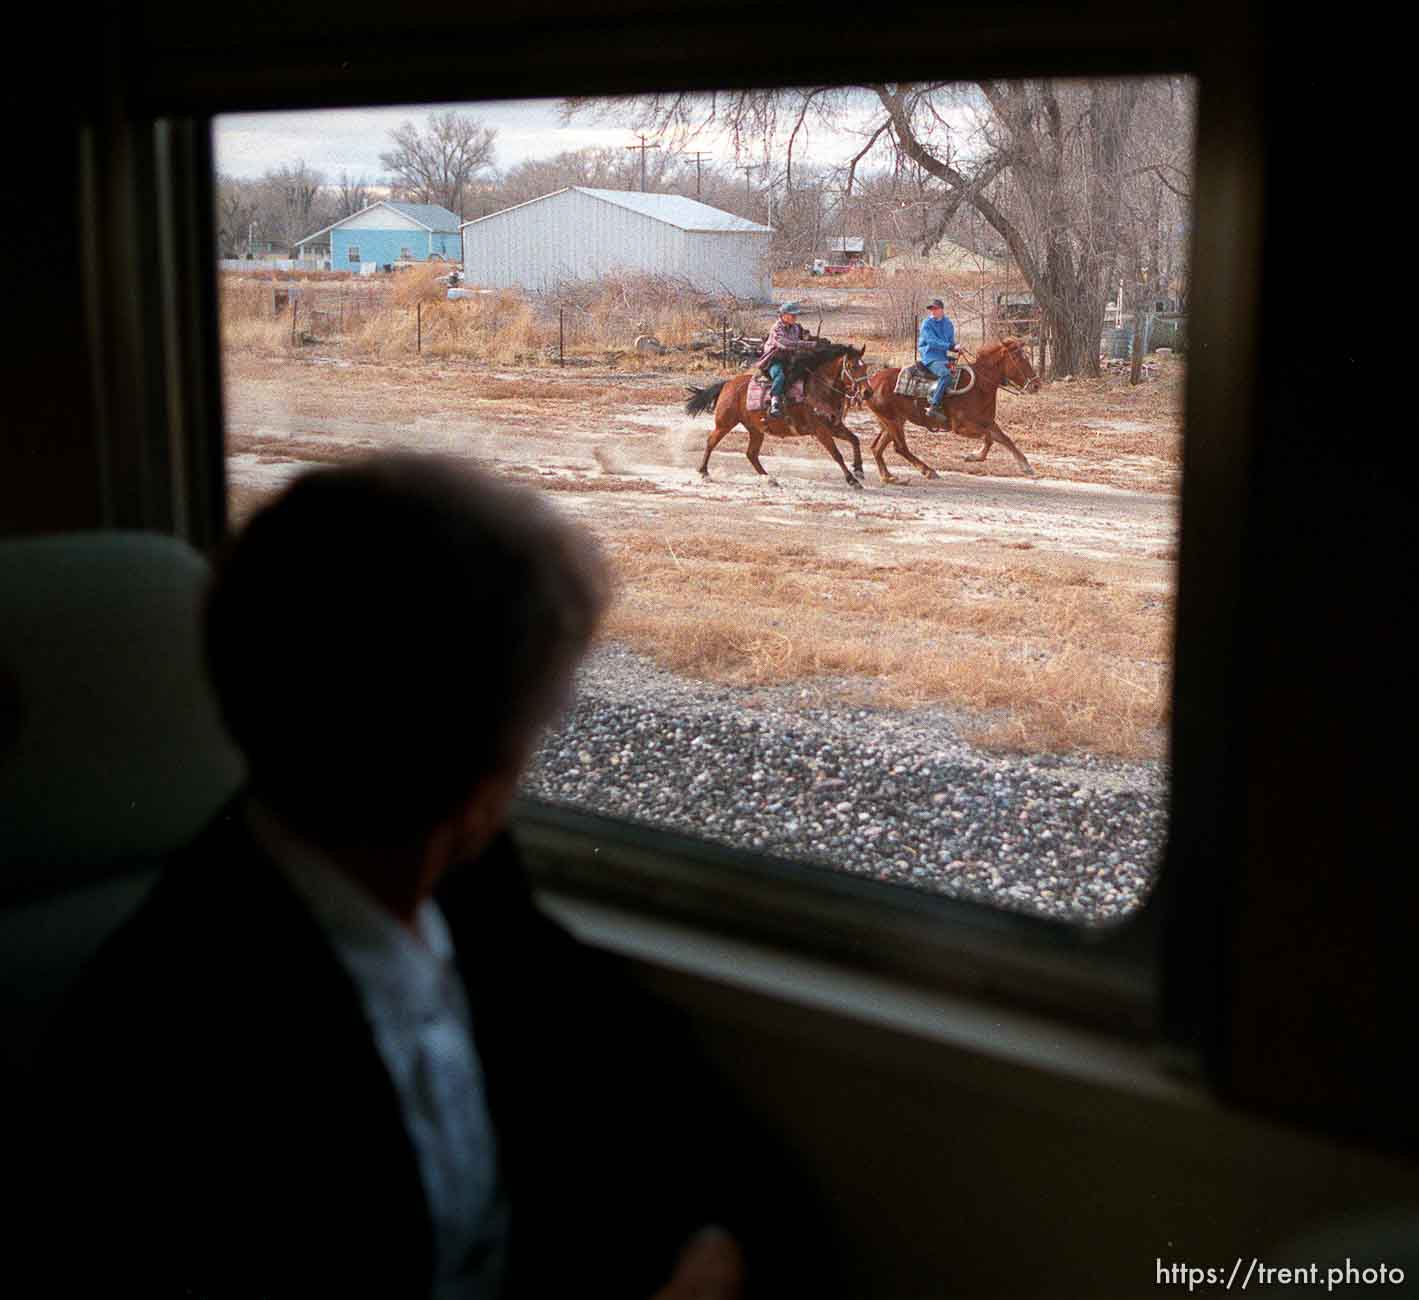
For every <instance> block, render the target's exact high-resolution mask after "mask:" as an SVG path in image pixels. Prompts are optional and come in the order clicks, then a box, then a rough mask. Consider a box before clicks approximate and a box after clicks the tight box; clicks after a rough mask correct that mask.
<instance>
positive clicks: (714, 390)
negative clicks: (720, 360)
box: [685, 379, 729, 415]
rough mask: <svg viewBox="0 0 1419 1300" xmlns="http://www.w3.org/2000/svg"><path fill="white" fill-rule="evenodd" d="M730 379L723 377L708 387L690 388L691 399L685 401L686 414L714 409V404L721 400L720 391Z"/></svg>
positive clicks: (701, 412)
mask: <svg viewBox="0 0 1419 1300" xmlns="http://www.w3.org/2000/svg"><path fill="white" fill-rule="evenodd" d="M728 382H729V380H727V379H721V380H720V381H719V383H717V384H711V385H710V386H709V387H708V388H693V387H692V388H690V394H691V396H690V400H689V401H688V402H686V403H685V414H686V415H703V414H704V413H705V412H706V411H712V410H714V404H715V403H716V402H717V401H719V391H720V389H722V388H723V387H724V386H725V384H727V383H728Z"/></svg>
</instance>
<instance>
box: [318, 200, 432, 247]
mask: <svg viewBox="0 0 1419 1300" xmlns="http://www.w3.org/2000/svg"><path fill="white" fill-rule="evenodd" d="M375 208H388V209H390V211H392V212H397V213H399V215H400V216H402V217H408V218H409V220H410V221H414V222H417V223H418V224H419V225H421V226H423V227H424V229H425V230H432V231H435V232H437V231H447V232H448V233H449V234H452V233H453V232H454V231H456V230H457V229H458V214H457V213H456V212H450V211H449V210H448V209H447V208H445V207H440V206H439V205H438V204H437V203H396V202H394V200H392V199H380V200H379V201H378V202H376V203H371V204H369V205H368V206H367V207H363V208H361V209H360V210H359V211H358V212H351V213H348V214H347V215H346V216H343V217H341V218H340V220H339V221H332V222H331V223H330V224H329V225H328V226H322V227H321V228H320V229H319V230H317V231H316V232H315V233H314V234H313V235H307V236H306V237H305V238H304V239H298V240H296V247H297V248H299V247H300V246H301V245H302V244H308V243H310V241H311V240H312V239H319V238H320V236H321V235H324V234H328V233H329V232H330V231H332V230H334V229H335V228H336V227H337V226H343V225H344V224H345V223H346V222H347V221H353V220H354V219H355V218H356V217H362V216H364V215H365V213H366V212H373V211H374V210H375Z"/></svg>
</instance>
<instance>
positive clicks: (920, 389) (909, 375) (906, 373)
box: [892, 352, 961, 402]
mask: <svg viewBox="0 0 1419 1300" xmlns="http://www.w3.org/2000/svg"><path fill="white" fill-rule="evenodd" d="M951 359H952V361H956V354H955V353H954V352H953V353H952V354H951ZM960 382H961V366H960V364H959V362H958V363H957V365H956V379H955V383H956V384H959V383H960ZM954 387H955V385H953V386H952V388H950V389H947V390H946V392H945V394H944V396H946V397H950V396H951V393H952V391H953V389H954ZM935 390H936V376H935V375H933V374H932V373H931V371H930V370H928V369H927V368H926V366H924V365H923V364H922V363H921V362H920V361H914V362H912V364H911V365H909V366H903V367H902V369H901V372H900V373H899V374H898V375H897V386H896V387H895V388H894V389H893V390H892V391H893V392H894V393H896V394H897V396H898V397H919V398H921V399H922V400H923V401H927V402H929V401H930V400H931V394H932V393H933V392H934V391H935Z"/></svg>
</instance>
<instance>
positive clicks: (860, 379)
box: [818, 352, 870, 406]
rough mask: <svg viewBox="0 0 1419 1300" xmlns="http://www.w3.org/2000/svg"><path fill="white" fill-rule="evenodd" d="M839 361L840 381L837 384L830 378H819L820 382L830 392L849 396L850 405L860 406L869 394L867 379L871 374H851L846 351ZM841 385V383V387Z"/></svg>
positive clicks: (859, 359) (859, 358)
mask: <svg viewBox="0 0 1419 1300" xmlns="http://www.w3.org/2000/svg"><path fill="white" fill-rule="evenodd" d="M857 360H858V361H861V360H862V358H861V357H858V358H857ZM839 362H840V364H839V366H838V376H837V378H838V382H837V383H836V384H835V383H833V382H832V381H831V380H828V379H819V381H818V382H819V383H820V384H822V385H823V387H825V388H826V389H827V390H828V391H829V392H830V393H841V394H842V396H843V397H845V398H847V403H848V405H849V406H860V405H861V404H862V401H863V399H864V398H865V397H866V396H867V381H868V379H869V378H870V376H868V375H862V376H857V375H853V374H850V373H849V372H848V365H849V362H848V354H847V353H846V352H844V353H843V354H842V356H841V357H840V358H839ZM839 385H841V387H840V386H839Z"/></svg>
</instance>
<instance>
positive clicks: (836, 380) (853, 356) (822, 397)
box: [685, 343, 867, 488]
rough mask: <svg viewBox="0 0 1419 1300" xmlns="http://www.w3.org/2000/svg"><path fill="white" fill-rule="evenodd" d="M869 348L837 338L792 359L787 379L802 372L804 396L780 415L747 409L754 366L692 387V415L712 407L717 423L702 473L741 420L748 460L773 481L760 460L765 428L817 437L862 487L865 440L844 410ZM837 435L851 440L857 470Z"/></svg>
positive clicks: (858, 384) (862, 376)
mask: <svg viewBox="0 0 1419 1300" xmlns="http://www.w3.org/2000/svg"><path fill="white" fill-rule="evenodd" d="M866 350H867V349H866V348H865V347H861V348H855V347H852V346H851V345H849V344H846V343H832V344H827V345H825V346H823V347H820V348H814V349H813V350H812V351H807V352H804V353H803V355H801V356H799V357H795V358H794V359H793V360H792V361H791V362H790V363H789V367H788V376H787V377H788V382H789V384H790V385H792V383H793V382H794V381H795V379H797V378H799V377H802V378H803V379H804V380H805V384H804V400H803V401H801V402H798V403H795V404H794V405H792V406H790V407H788V409H787V411H786V412H785V414H783V415H781V416H770V415H769V414H768V412H766V411H751V410H749V409H748V396H749V382H750V380H751V379H752V378H753V375H752V373H751V372H749V371H746V372H744V373H743V374H740V375H735V376H734V377H733V378H732V379H721V380H720V381H719V383H717V384H711V385H710V386H709V387H708V388H691V389H690V393H691V397H690V400H689V401H688V402H686V403H685V413H686V414H687V415H703V414H704V413H705V412H706V411H708V410H710V409H711V408H713V410H714V429H713V431H712V432H711V433H710V435H709V437H708V438H707V439H706V440H705V455H704V459H703V460H702V461H700V475H701V476H702V477H703V478H709V458H710V453H711V452H712V451H714V449H715V448H716V447H717V446H719V444H720V442H721V441H722V440H723V438H724V436H725V434H727V433H729V432H730V431H731V430H732V429H734V428H736V427H738V426H741V425H742V426H743V427H744V428H745V429H747V430H748V432H749V446H748V447H747V449H746V450H745V455H747V456H748V457H749V464H751V465H752V466H753V467H754V469H755V470H756V471H757V472H758V473H760V474H762V475H763V476H764V477H765V478H767V479H768V480H769V482H770V483H775V480H774V479H773V478H772V477H770V475H769V472H768V471H767V470H766V469H765V468H764V467H763V465H761V464H760V463H759V448H760V447H762V446H763V445H764V435H765V434H766V433H771V434H773V435H774V437H776V438H793V437H803V436H808V437H812V438H816V439H817V440H818V442H819V443H821V444H822V446H823V447H825V448H826V449H827V451H828V454H829V455H830V456H831V457H832V458H833V459H834V460H835V461H837V463H838V468H839V469H841V470H842V472H843V477H844V478H845V479H846V480H847V481H848V482H849V483H850V484H851V485H852V486H853V487H855V488H860V487H861V486H862V484H861V483H860V482H859V481H858V480H859V479H861V478H862V442H861V439H859V438H858V436H857V435H856V434H855V433H853V431H852V430H851V429H849V428H848V427H847V425H846V424H844V423H843V410H844V408H845V407H846V405H847V401H848V398H849V397H852V396H855V395H856V394H857V393H858V392H860V391H861V390H862V386H863V384H864V383H865V380H866V378H867V366H866V363H864V361H863V360H862V354H863V353H864V352H865V351H866ZM834 438H841V439H844V440H846V441H847V442H849V443H851V444H852V470H849V469H848V467H847V465H846V464H845V463H844V461H843V458H842V454H841V453H840V452H839V451H838V449H837V446H836V445H835V444H834V442H833V439H834ZM854 474H855V475H856V477H854ZM775 485H776V483H775Z"/></svg>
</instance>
